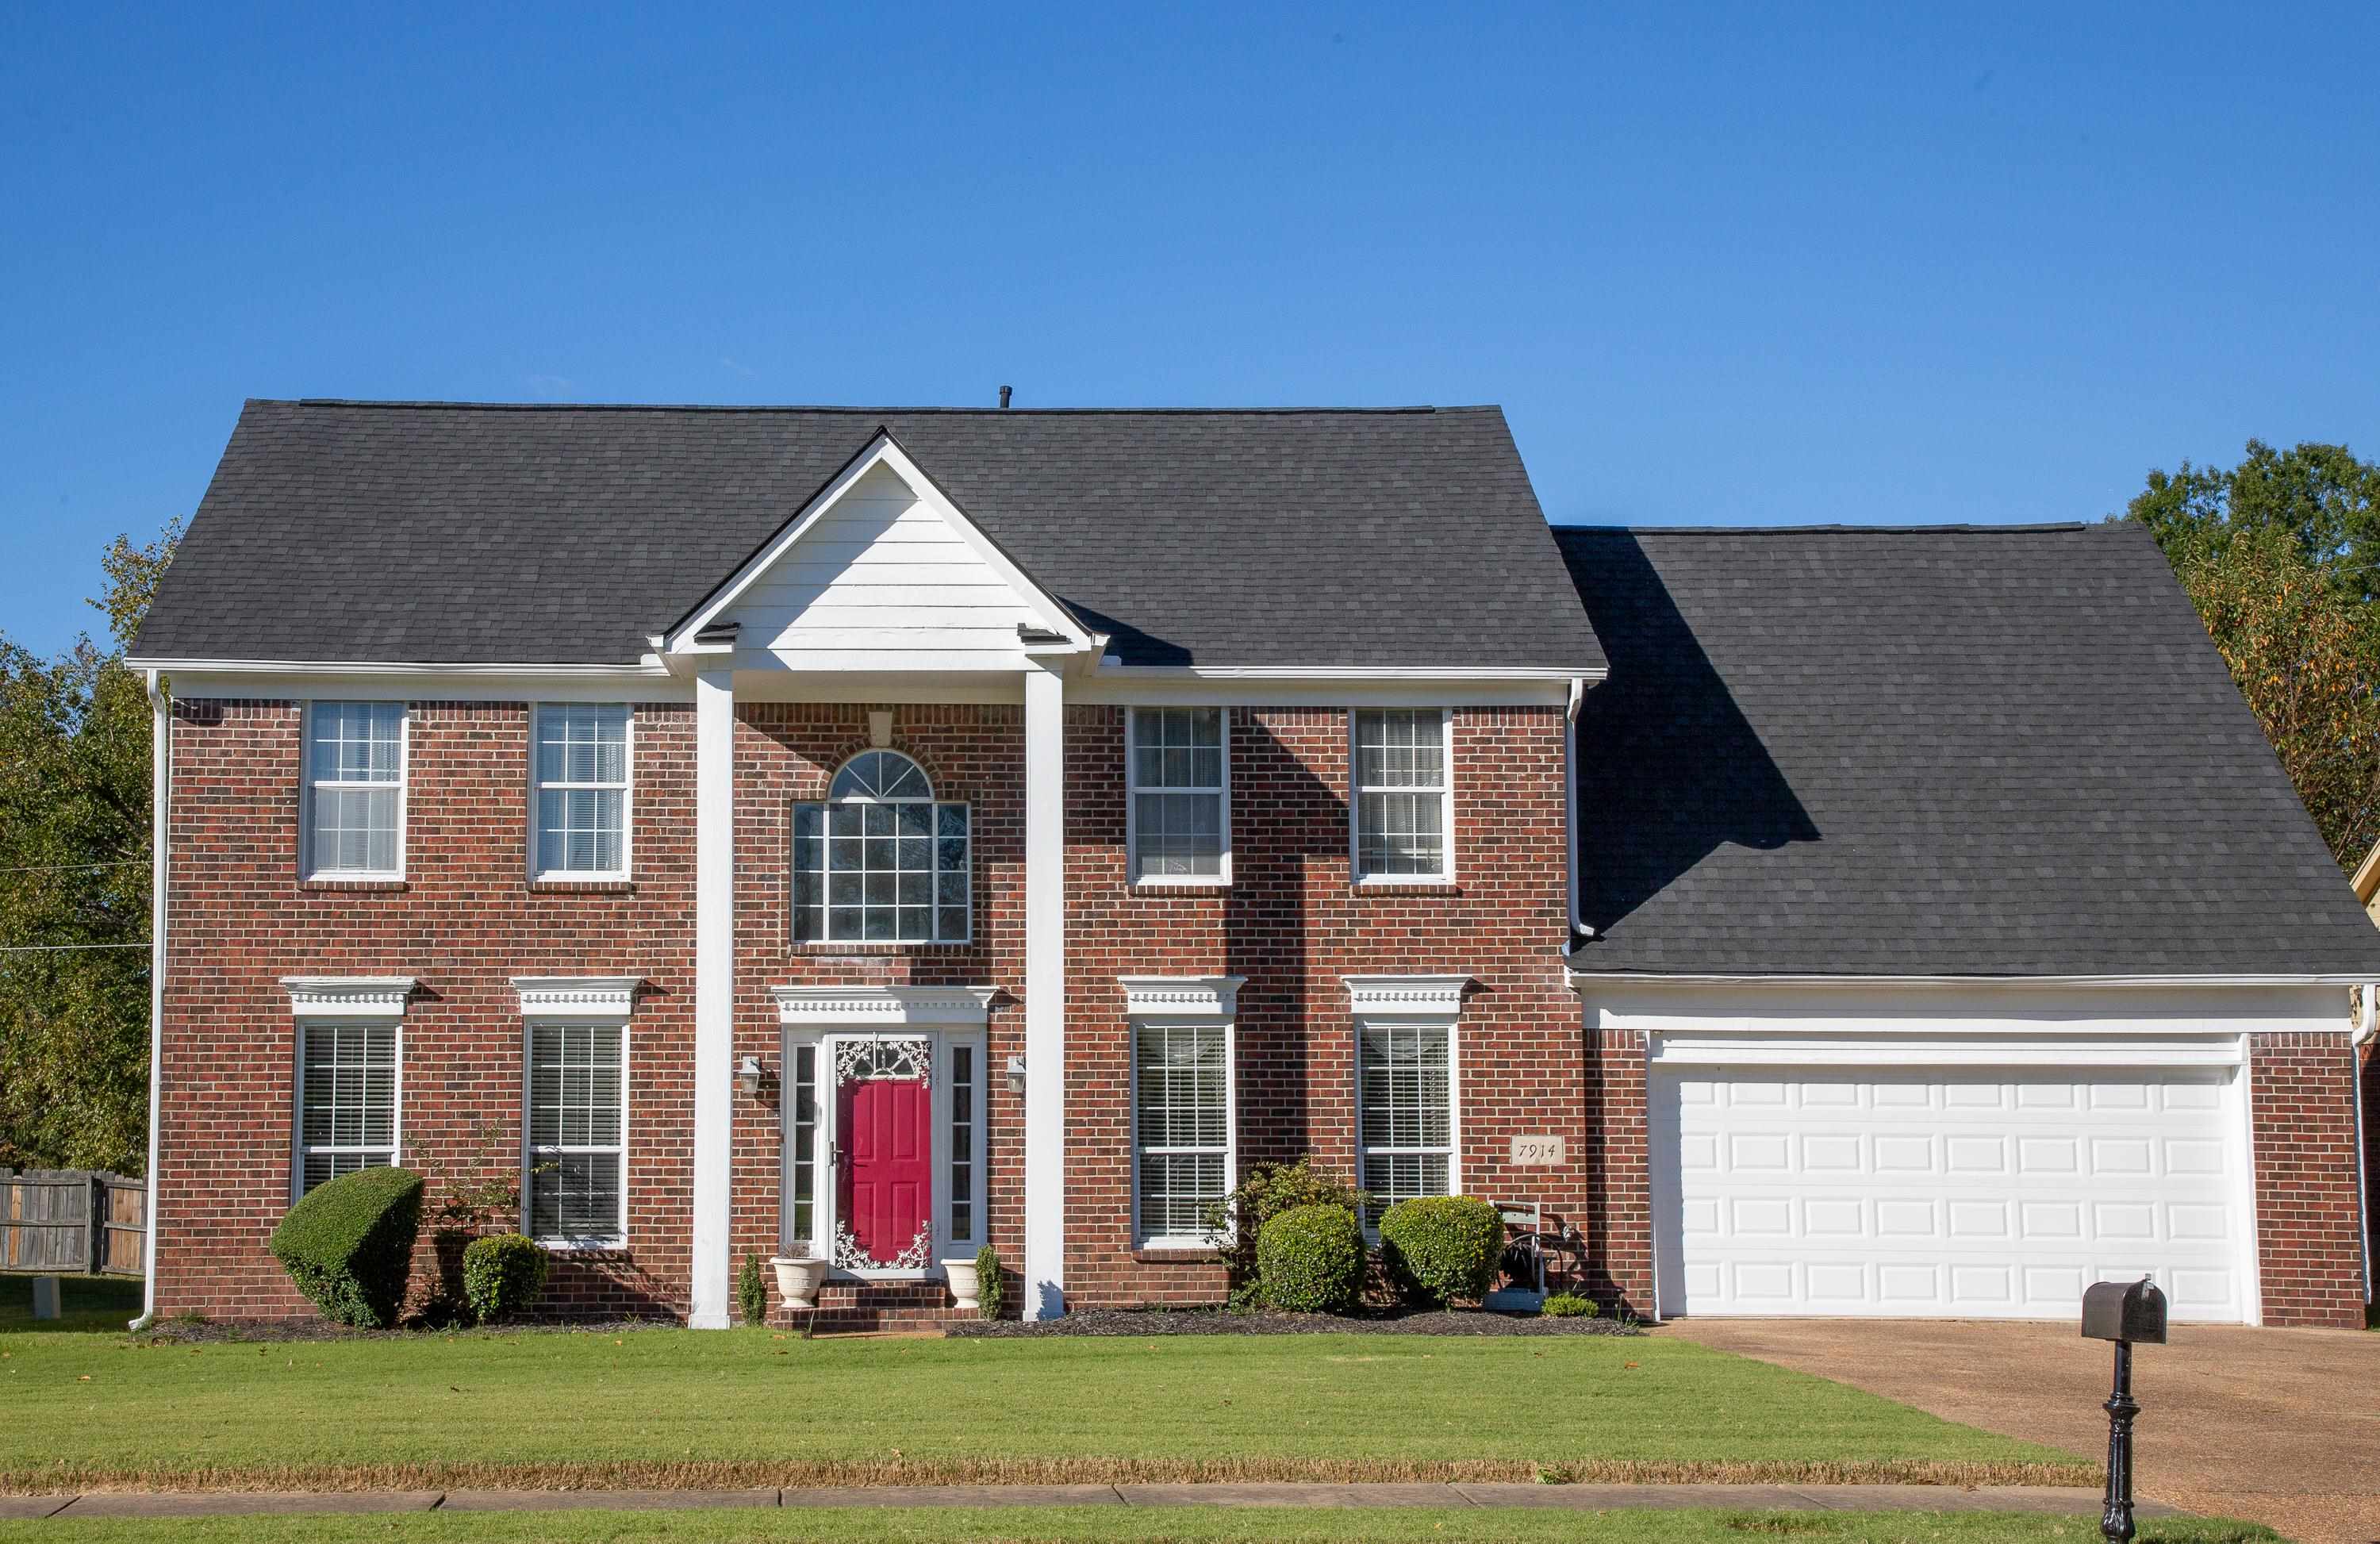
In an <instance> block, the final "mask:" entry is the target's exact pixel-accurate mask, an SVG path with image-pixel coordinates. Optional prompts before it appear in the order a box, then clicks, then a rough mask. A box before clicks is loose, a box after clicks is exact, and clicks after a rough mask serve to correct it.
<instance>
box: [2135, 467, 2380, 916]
mask: <svg viewBox="0 0 2380 1544" xmlns="http://www.w3.org/2000/svg"><path fill="white" fill-rule="evenodd" d="M2126 514H2127V515H2128V516H2129V517H2131V518H2133V519H2136V520H2139V521H2141V522H2142V523H2143V525H2145V526H2147V527H2148V528H2149V530H2150V533H2151V534H2152V535H2154V536H2155V538H2156V541H2157V545H2158V546H2159V547H2160V548H2162V549H2163V550H2164V553H2165V555H2166V558H2167V561H2168V562H2169V563H2171V564H2172V565H2173V571H2174V577H2177V578H2178V579H2180V581H2181V587H2182V589H2183V590H2185V591H2186V592H2188V594H2189V596H2190V599H2191V603H2192V605H2194V606H2196V607H2197V608H2198V615H2199V619H2200V620H2201V621H2203V622H2204V623H2205V625H2206V631H2207V633H2208V635H2209V636H2210V637H2212V638H2214V640H2215V646H2216V648H2217V649H2218V650H2221V651H2222V654H2223V660H2224V663H2226V664H2227V665H2228V666H2229V667H2230V670H2231V678H2232V680H2233V681H2235V682H2236V683H2238V685H2239V687H2240V694H2241V695H2242V696H2243V697H2245V698H2246V699H2247V700H2248V706H2249V707H2250V708H2251V709H2252V710H2253V711H2254V712H2255V714H2256V719H2257V722H2258V723H2260V724H2262V725H2263V726H2264V730H2265V738H2266V739H2267V740H2269V741H2270V742H2271V743H2272V747H2273V750H2274V752H2275V754H2276V755H2277V756H2278V757H2279V758H2280V762H2281V766H2282V768H2283V770H2285V771H2286V772H2288V773H2289V781H2290V783H2292V784H2295V786H2296V788H2297V791H2298V796H2299V797H2300V798H2301V799H2302V800H2303V801H2304V802H2305V807H2306V809H2307V810H2308V812H2309V813H2311V814H2312V815H2313V820H2314V824H2315V826H2316V827H2317V828H2318V829H2319V830H2320V831H2321V833H2322V836H2323V840H2324V841H2325V842H2326V843H2328V844H2329V845H2330V851H2331V856H2332V857H2335V858H2336V859H2338V863H2339V866H2340V867H2342V868H2345V869H2353V868H2354V867H2355V866H2356V864H2357V863H2359V862H2360V861H2362V857H2363V855H2364V854H2365V853H2366V852H2368V851H2369V850H2371V847H2372V845H2373V843H2374V841H2375V840H2380V465H2375V464H2373V463H2370V462H2364V461H2359V460H2357V459H2356V458H2355V457H2354V456H2352V455H2351V454H2350V453H2349V451H2348V449H2347V447H2346V446H2344V445H2323V444H2301V445H2298V446H2297V447H2296V448H2294V449H2292V450H2289V451H2276V450H2274V449H2273V448H2272V447H2271V446H2270V445H2267V444H2264V443H2263V442H2261V441H2257V440H2251V441H2249V442H2248V449H2247V455H2246V458H2245V459H2244V460H2242V461H2241V462H2240V465H2239V466H2237V467H2233V468H2228V469H2226V468H2218V467H2193V466H2192V465H2191V464H2190V463H2189V462H2187V461H2185V462H2183V463H2182V464H2181V469H2180V471H2179V472H2176V473H2173V474H2170V475H2168V473H2166V472H2163V471H2154V472H2151V473H2150V474H2149V477H2148V484H2147V487H2146V488H2145V489H2144V490H2143V492H2141V493H2140V494H2138V495H2137V496H2136V497H2134V498H2133V500H2132V501H2131V505H2129V506H2128V507H2127V510H2126Z"/></svg>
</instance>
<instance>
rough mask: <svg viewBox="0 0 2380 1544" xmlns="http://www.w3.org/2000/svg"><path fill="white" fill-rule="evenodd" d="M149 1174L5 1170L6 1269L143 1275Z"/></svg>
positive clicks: (0, 1205)
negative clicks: (131, 1176) (127, 1175)
mask: <svg viewBox="0 0 2380 1544" xmlns="http://www.w3.org/2000/svg"><path fill="white" fill-rule="evenodd" d="M148 1212H149V1186H148V1185H147V1183H146V1182H145V1181H142V1180H137V1179H127V1178H125V1177H124V1176H123V1175H122V1174H109V1173H95V1172H93V1171H91V1170H89V1169H27V1170H25V1171H24V1172H22V1173H18V1172H15V1171H13V1170H8V1169H0V1270H21V1271H31V1272H34V1273H36V1274H39V1275H44V1276H57V1275H73V1274H80V1273H83V1272H94V1273H96V1272H105V1273H106V1274H109V1275H114V1276H138V1275H140V1271H141V1268H142V1266H143V1264H144V1263H145V1261H144V1258H143V1257H144V1255H145V1253H146V1251H147V1248H148V1244H149V1221H148Z"/></svg>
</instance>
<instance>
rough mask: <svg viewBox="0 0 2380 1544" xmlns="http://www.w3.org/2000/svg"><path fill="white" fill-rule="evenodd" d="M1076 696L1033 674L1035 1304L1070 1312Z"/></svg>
mask: <svg viewBox="0 0 2380 1544" xmlns="http://www.w3.org/2000/svg"><path fill="white" fill-rule="evenodd" d="M1065 1288H1066V694H1065V686H1064V683H1063V682H1062V680H1061V679H1060V678H1059V677H1058V675H1056V674H1054V673H1053V672H1051V671H1048V670H1042V669H1038V668H1036V669H1029V670H1027V671H1026V673H1025V1297H1024V1312H1025V1317H1026V1318H1027V1319H1055V1318H1057V1317H1058V1316H1059V1315H1060V1314H1062V1313H1064V1312H1065V1311H1066V1298H1065Z"/></svg>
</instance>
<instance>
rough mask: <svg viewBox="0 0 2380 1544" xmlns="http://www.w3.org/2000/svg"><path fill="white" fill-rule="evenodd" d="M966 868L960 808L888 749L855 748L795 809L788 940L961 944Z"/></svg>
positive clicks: (967, 919) (968, 919) (969, 911)
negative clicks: (821, 796) (823, 788)
mask: <svg viewBox="0 0 2380 1544" xmlns="http://www.w3.org/2000/svg"><path fill="white" fill-rule="evenodd" d="M971 872H972V868H971V863H970V859H969V854H968V831H967V807H966V806H965V805H964V804H954V803H949V802H942V801H937V800H936V799H935V797H934V785H933V784H931V783H930V782H929V781H927V778H926V772H925V769H924V768H922V767H920V766H918V765H917V762H915V761H913V760H910V759H909V758H907V757H906V756H904V755H902V754H901V753H900V752H899V751H897V750H863V751H861V752H860V753H859V754H858V755H856V756H855V757H853V758H852V759H851V760H849V761H847V762H845V763H844V766H843V769H842V770H841V771H840V772H836V773H835V774H834V778H833V781H832V782H831V783H830V784H828V785H827V796H826V800H825V802H823V803H818V804H796V805H795V806H794V938H795V941H796V942H803V943H818V942H829V943H844V942H850V943H965V942H967V939H968V936H969V930H970V928H971V926H972V921H973V900H972V896H971V894H970V893H969V889H968V878H969V875H970V873H971Z"/></svg>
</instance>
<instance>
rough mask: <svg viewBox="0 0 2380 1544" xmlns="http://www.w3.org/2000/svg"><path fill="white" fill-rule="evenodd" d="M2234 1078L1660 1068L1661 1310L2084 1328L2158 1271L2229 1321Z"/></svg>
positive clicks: (2242, 1300)
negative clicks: (2098, 1302)
mask: <svg viewBox="0 0 2380 1544" xmlns="http://www.w3.org/2000/svg"><path fill="white" fill-rule="evenodd" d="M2234 1076H2235V1074H2234V1073H2233V1071H2232V1070H2231V1069H2228V1068H2198V1067H2192V1068H2172V1069H2135V1068H2088V1069H2074V1070H2065V1069H2056V1070H2052V1069H2038V1070H2035V1069H2021V1068H1999V1067H1989V1068H1985V1067H1978V1068H1922V1069H1912V1070H1909V1071H1906V1072H1903V1071H1899V1070H1893V1071H1876V1070H1869V1069H1852V1068H1846V1069H1843V1070H1842V1071H1840V1072H1838V1071H1836V1070H1834V1069H1830V1068H1829V1069H1815V1068H1813V1069H1803V1068H1791V1067H1767V1066H1756V1067H1735V1068H1729V1067H1720V1066H1712V1067H1695V1066H1689V1067H1681V1068H1677V1069H1674V1070H1671V1069H1657V1071H1656V1076H1654V1078H1653V1082H1652V1087H1651V1089H1650V1094H1651V1098H1652V1111H1651V1115H1652V1120H1651V1131H1650V1137H1651V1140H1652V1149H1653V1176H1652V1177H1653V1202H1654V1215H1655V1218H1656V1223H1657V1237H1658V1246H1659V1261H1658V1264H1659V1270H1660V1300H1661V1311H1662V1312H1663V1313H1664V1314H1738V1315H1783V1314H1845V1315H1871V1314H1873V1315H1893V1314H1900V1315H1913V1316H1939V1317H1952V1318H1983V1317H1990V1318H2011V1319H2070V1318H2074V1317H2076V1315H2077V1314H2078V1313H2079V1312H2080V1309H2081V1304H2082V1296H2083V1284H2084V1283H2088V1282H2094V1281H2114V1280H2119V1279H2127V1278H2131V1279H2137V1278H2138V1277H2139V1276H2141V1275H2142V1274H2143V1273H2149V1274H2154V1275H2155V1278H2156V1282H2157V1284H2158V1285H2159V1286H2161V1287H2163V1288H2164V1289H2165V1291H2166V1293H2167V1295H2168V1299H2169V1301H2170V1303H2171V1305H2172V1307H2171V1312H2172V1315H2173V1317H2174V1318H2176V1319H2218V1320H2237V1319H2240V1318H2241V1317H2242V1316H2243V1314H2244V1312H2245V1309H2246V1306H2247V1300H2248V1285H2247V1283H2246V1282H2245V1281H2244V1280H2243V1273H2242V1270H2241V1259H2242V1255H2243V1249H2244V1242H2245V1240H2246V1239H2247V1237H2248V1229H2247V1227H2246V1225H2245V1220H2244V1219H2243V1217H2242V1216H2241V1209H2242V1206H2243V1204H2244V1199H2245V1190H2246V1186H2245V1185H2243V1184H2242V1183H2241V1181H2240V1176H2241V1174H2242V1173H2244V1170H2245V1163H2244V1161H2243V1157H2242V1155H2241V1153H2240V1141H2239V1140H2238V1132H2239V1129H2240V1120H2239V1117H2238V1112H2237V1107H2236V1105H2235V1104H2234V1102H2233V1093H2232V1079H2233V1077H2234Z"/></svg>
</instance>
